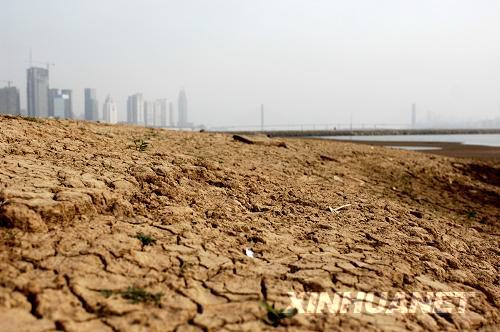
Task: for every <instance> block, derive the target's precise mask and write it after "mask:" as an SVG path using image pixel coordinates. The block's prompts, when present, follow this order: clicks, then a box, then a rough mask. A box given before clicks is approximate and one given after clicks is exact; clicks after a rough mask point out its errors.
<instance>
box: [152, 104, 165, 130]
mask: <svg viewBox="0 0 500 332" xmlns="http://www.w3.org/2000/svg"><path fill="white" fill-rule="evenodd" d="M153 109H154V125H155V127H161V128H164V127H167V118H168V103H167V100H166V99H158V100H156V101H155V102H154V105H153Z"/></svg>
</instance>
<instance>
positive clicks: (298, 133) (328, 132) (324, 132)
mask: <svg viewBox="0 0 500 332" xmlns="http://www.w3.org/2000/svg"><path fill="white" fill-rule="evenodd" d="M211 131H218V132H225V133H232V134H264V135H267V136H269V137H318V136H320V137H324V136H380V135H471V134H500V128H491V129H487V128H478V129H474V128H467V129H420V128H419V129H387V128H381V129H376V128H372V129H318V130H314V129H308V130H295V129H285V130H263V131H261V130H211Z"/></svg>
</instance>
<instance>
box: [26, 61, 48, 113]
mask: <svg viewBox="0 0 500 332" xmlns="http://www.w3.org/2000/svg"><path fill="white" fill-rule="evenodd" d="M27 74H28V81H27V82H28V85H27V97H28V116H35V117H47V116H49V71H48V70H47V69H44V68H37V67H31V68H28V70H27Z"/></svg>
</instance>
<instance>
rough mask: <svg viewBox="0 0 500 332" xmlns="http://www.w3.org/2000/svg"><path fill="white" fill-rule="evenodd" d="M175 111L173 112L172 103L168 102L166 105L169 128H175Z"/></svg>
mask: <svg viewBox="0 0 500 332" xmlns="http://www.w3.org/2000/svg"><path fill="white" fill-rule="evenodd" d="M174 113H175V111H174V103H173V102H170V103H169V104H168V125H169V126H170V127H175V114H174Z"/></svg>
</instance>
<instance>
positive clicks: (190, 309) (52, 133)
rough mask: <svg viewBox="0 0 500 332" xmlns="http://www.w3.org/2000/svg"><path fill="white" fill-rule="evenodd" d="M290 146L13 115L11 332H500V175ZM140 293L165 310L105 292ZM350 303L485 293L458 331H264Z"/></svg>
mask: <svg viewBox="0 0 500 332" xmlns="http://www.w3.org/2000/svg"><path fill="white" fill-rule="evenodd" d="M134 139H145V140H147V141H148V142H149V146H148V147H147V149H145V151H143V152H141V151H138V150H137V149H136V148H135V146H134V143H133V140H134ZM280 141H282V142H285V143H286V147H284V146H282V144H276V145H265V144H263V145H249V144H245V143H243V142H239V141H235V140H233V138H232V137H231V136H230V135H224V134H216V133H186V132H173V131H164V130H153V129H146V128H136V127H129V126H109V125H102V124H91V123H86V122H75V121H73V122H69V121H57V120H50V121H49V120H39V121H28V120H26V119H23V118H14V117H0V156H1V159H0V226H1V227H0V236H1V238H0V239H1V243H0V250H1V251H0V330H2V331H53V330H64V331H173V330H175V331H214V330H227V331H245V330H246V331H260V330H277V331H279V330H291V331H322V330H339V331H340V330H342V331H345V330H417V331H418V330H429V331H434V330H463V329H483V330H492V331H493V330H495V329H496V328H498V326H499V323H500V287H499V281H500V280H499V273H498V272H499V254H500V249H499V237H500V228H499V219H500V216H499V214H500V212H499V211H500V208H499V206H500V175H499V174H500V167H499V166H498V165H494V164H492V163H487V162H482V163H479V162H474V161H472V160H470V161H469V160H459V159H452V158H445V157H438V156H431V155H426V154H420V153H414V152H406V151H395V150H389V149H384V148H378V147H368V146H362V145H352V144H348V143H340V142H333V141H319V140H300V139H285V140H280ZM345 204H351V206H349V207H346V208H344V209H342V210H340V211H339V213H333V212H332V211H330V209H329V207H333V208H335V207H338V206H341V205H345ZM138 233H142V234H146V235H148V236H151V237H153V238H154V239H156V242H154V243H152V244H151V245H142V244H141V241H139V239H137V234H138ZM247 248H251V249H252V250H253V251H254V252H255V258H251V257H247V256H246V255H245V249H247ZM131 286H134V287H140V288H143V289H145V290H147V291H150V292H153V293H158V292H161V293H162V294H163V296H162V297H161V300H160V301H159V303H158V304H155V303H131V301H127V300H126V299H124V298H122V297H120V296H119V295H117V294H116V293H112V295H111V296H103V293H102V290H110V291H111V292H119V291H121V290H124V289H127V287H131ZM349 290H352V291H354V290H357V291H365V292H383V291H387V292H396V291H403V292H407V293H408V292H412V291H467V292H475V293H476V294H475V296H474V297H473V298H471V299H470V300H469V303H468V307H467V311H466V313H465V314H455V313H454V314H452V315H451V316H450V317H442V316H440V315H436V314H413V315H411V314H407V315H403V314H399V315H398V314H395V315H384V314H379V315H368V314H337V315H335V314H324V315H296V316H294V317H292V318H289V319H286V320H284V321H283V324H282V325H281V326H279V327H273V326H270V325H267V324H266V323H265V322H264V321H263V319H262V318H263V316H265V311H264V309H263V308H262V307H261V306H260V305H259V300H260V299H266V300H267V302H268V303H273V304H276V305H277V306H278V307H280V306H281V307H286V306H287V305H289V303H290V301H289V298H288V292H290V291H295V292H304V291H326V292H329V293H330V294H333V293H335V292H343V291H349Z"/></svg>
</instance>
